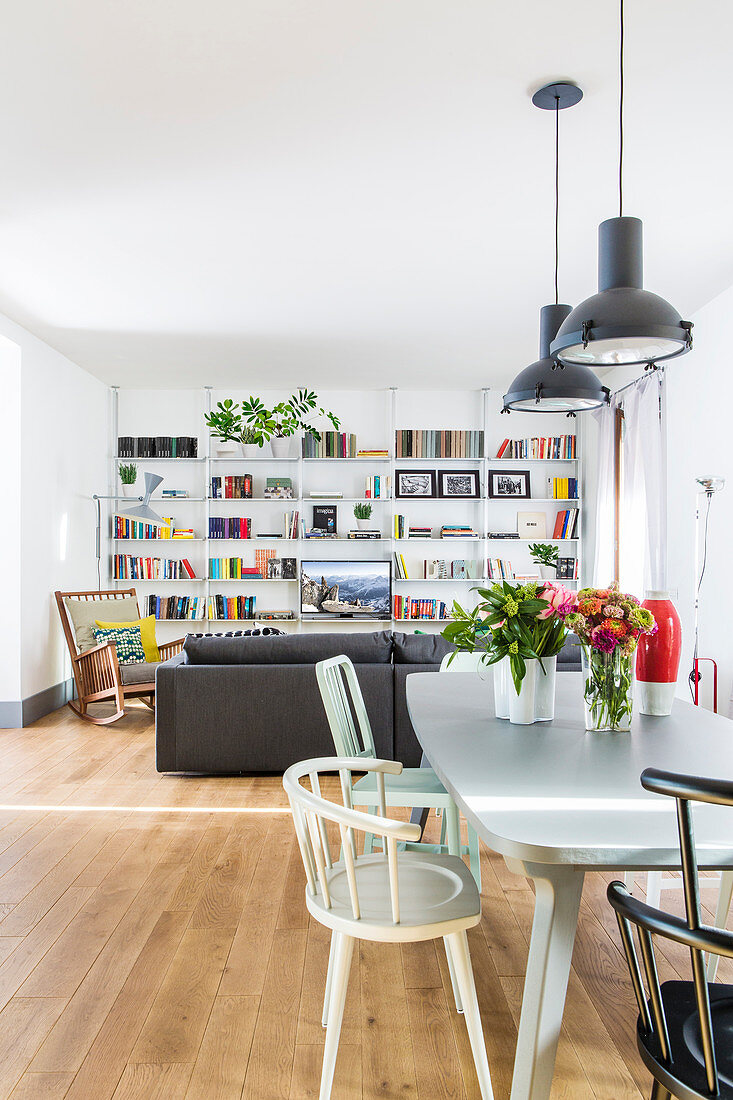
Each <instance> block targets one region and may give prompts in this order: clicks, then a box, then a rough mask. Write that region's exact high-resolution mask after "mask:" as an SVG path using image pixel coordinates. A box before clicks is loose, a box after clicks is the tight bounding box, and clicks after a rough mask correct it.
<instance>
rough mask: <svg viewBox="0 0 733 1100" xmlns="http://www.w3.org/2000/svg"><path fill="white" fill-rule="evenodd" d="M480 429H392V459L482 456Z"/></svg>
mask: <svg viewBox="0 0 733 1100" xmlns="http://www.w3.org/2000/svg"><path fill="white" fill-rule="evenodd" d="M483 453H484V433H483V432H482V431H460V430H457V429H455V430H452V429H448V430H444V431H437V430H434V429H432V428H430V429H420V428H400V429H398V431H396V432H395V458H481V457H482V455H483Z"/></svg>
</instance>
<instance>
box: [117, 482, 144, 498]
mask: <svg viewBox="0 0 733 1100" xmlns="http://www.w3.org/2000/svg"><path fill="white" fill-rule="evenodd" d="M120 484H121V485H122V495H123V497H138V496H140V494H139V493H138V491H137V486H136V485H135V483H134V482H133V484H132V485H125V483H124V481H123V482H121V483H120Z"/></svg>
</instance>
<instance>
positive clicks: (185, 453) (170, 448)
mask: <svg viewBox="0 0 733 1100" xmlns="http://www.w3.org/2000/svg"><path fill="white" fill-rule="evenodd" d="M198 450H199V441H198V439H197V438H196V436H193V435H138V436H133V435H121V436H119V437H118V439H117V457H118V458H197V457H198Z"/></svg>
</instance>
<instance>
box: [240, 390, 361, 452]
mask: <svg viewBox="0 0 733 1100" xmlns="http://www.w3.org/2000/svg"><path fill="white" fill-rule="evenodd" d="M242 415H243V417H244V418H245V420H246V422H247V424H248V425H252V427H253V428H254V430H255V431H256V432H257V433H258V434H259V435H260V436H261V437H262V439H265V440H270V439H272V438H273V436H274V437H275V438H276V439H286V438H287V437H288V436H292V435H295V433H296V432H297V431H299V430H302V431H304V432H307V433H308V435H312V436H313V437H314V439H320V438H321V433H320V432H319V431H317V429H316V428H315V427H314V426H313V423H312V421H313V420H315V419H316V418H317V417H319V416H325V417H327V419H328V420H330V422H331V423H332V424H333V426H334V428H335V430H336V431H338V430H339V428H340V427H341V421H340V420H339V419H338V417H337V416H335V415H334V413H332V412H328V411H327V410H326V409H323V408H321V407H320V405H319V404H318V395H317V394H316V393H315V392H314V391H313V390H298V391H297V393H293V394H291V395H290V397H289V398H288V399H287V401H280V402H278V404H277V405H275V406H274V407H273V408H272V409H268V408H266V407H265V405H264V404H263V403H262V401H261V400H260V399H259V397H252V396H250V398H249V400H248V401H243V402H242Z"/></svg>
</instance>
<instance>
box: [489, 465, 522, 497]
mask: <svg viewBox="0 0 733 1100" xmlns="http://www.w3.org/2000/svg"><path fill="white" fill-rule="evenodd" d="M502 479H510V480H511V482H512V483H513V484H514V485H516V484H517V482H520V483H521V484H520V485H519V487H518V488H519V491H518V492H512V491H505V490H506V484H504V486H502ZM531 496H532V492H531V489H530V484H529V470H489V497H490V498H491V500H530V498H531Z"/></svg>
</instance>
